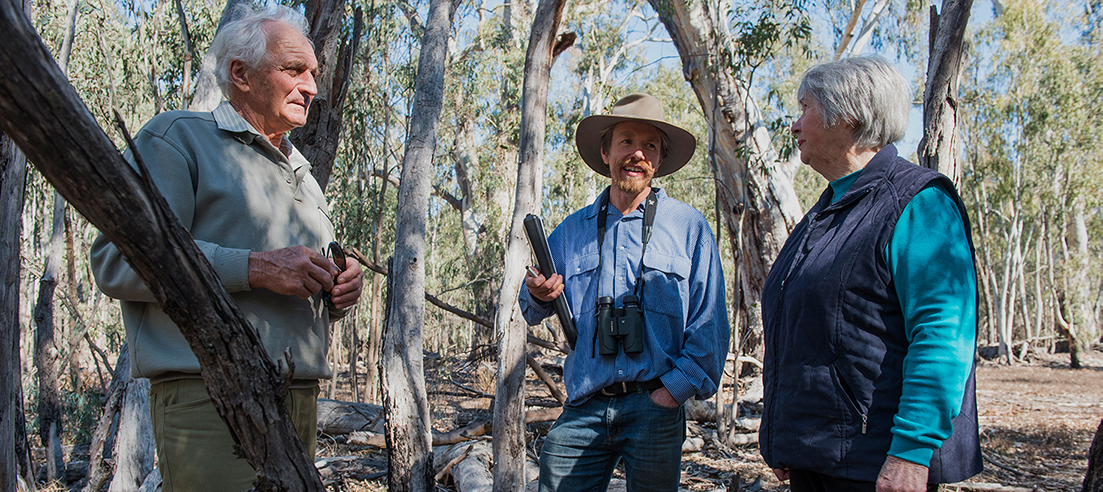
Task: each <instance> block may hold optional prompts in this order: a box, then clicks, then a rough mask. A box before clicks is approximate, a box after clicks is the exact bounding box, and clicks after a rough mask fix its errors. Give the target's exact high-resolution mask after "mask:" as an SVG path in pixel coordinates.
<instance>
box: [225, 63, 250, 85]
mask: <svg viewBox="0 0 1103 492" xmlns="http://www.w3.org/2000/svg"><path fill="white" fill-rule="evenodd" d="M230 82H231V83H233V84H234V87H236V88H237V90H239V91H241V92H248V91H249V67H247V66H246V65H245V62H244V61H242V60H230Z"/></svg>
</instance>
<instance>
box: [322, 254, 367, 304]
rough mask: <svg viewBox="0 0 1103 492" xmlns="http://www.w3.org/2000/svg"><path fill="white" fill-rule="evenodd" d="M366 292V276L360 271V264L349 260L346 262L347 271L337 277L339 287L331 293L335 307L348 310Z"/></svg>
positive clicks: (334, 287) (336, 286)
mask: <svg viewBox="0 0 1103 492" xmlns="http://www.w3.org/2000/svg"><path fill="white" fill-rule="evenodd" d="M363 292H364V274H363V272H362V271H361V270H360V263H359V262H357V261H356V260H354V259H352V258H349V259H347V260H345V271H343V272H341V274H340V275H338V276H337V285H334V286H333V290H332V291H330V295H331V296H332V297H331V299H332V300H333V307H335V308H337V309H348V308H350V307H352V306H354V305H355V304H356V302H357V301H359V300H360V294H362V293H363Z"/></svg>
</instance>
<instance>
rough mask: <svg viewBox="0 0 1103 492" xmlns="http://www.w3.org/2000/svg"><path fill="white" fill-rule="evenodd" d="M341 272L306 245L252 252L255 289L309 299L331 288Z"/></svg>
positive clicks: (251, 277)
mask: <svg viewBox="0 0 1103 492" xmlns="http://www.w3.org/2000/svg"><path fill="white" fill-rule="evenodd" d="M350 263H355V262H350ZM357 270H359V268H358V269H357ZM346 271H347V270H346ZM338 273H339V272H338V270H337V267H336V266H335V265H334V264H333V262H332V261H330V260H329V259H328V258H326V257H325V256H322V254H321V253H319V252H317V251H314V250H312V249H310V248H307V247H306V246H291V247H287V248H281V249H273V250H269V251H254V252H250V253H249V287H251V288H254V289H257V288H261V289H268V290H270V291H272V292H275V293H277V294H283V295H289V296H296V297H298V298H300V299H307V298H309V297H310V296H313V295H315V294H317V293H319V292H321V291H323V290H327V291H328V290H330V289H332V288H333V278H334V277H336V276H337V274H338Z"/></svg>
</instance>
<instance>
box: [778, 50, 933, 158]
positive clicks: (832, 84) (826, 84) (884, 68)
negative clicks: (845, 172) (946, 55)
mask: <svg viewBox="0 0 1103 492" xmlns="http://www.w3.org/2000/svg"><path fill="white" fill-rule="evenodd" d="M805 97H810V98H811V99H812V100H813V101H814V103H816V104H819V107H820V113H821V114H822V116H823V124H824V126H826V127H827V128H831V127H834V126H835V125H836V124H839V123H844V124H845V123H849V124H851V125H853V126H854V129H855V130H854V144H855V145H857V146H858V147H859V148H863V149H880V148H881V147H884V146H885V145H888V144H890V143H893V142H895V141H897V140H900V139H901V138H904V131H905V130H907V127H908V112H909V111H910V110H911V101H912V96H911V89H910V88H909V87H908V82H907V81H906V80H904V76H903V75H901V74H900V71H899V70H897V69H896V67H894V66H892V64H890V63H889V62H888V61H887V60H885V59H884V58H881V57H880V56H875V55H874V56H856V57H851V58H844V59H842V60H837V61H831V62H827V63H821V64H819V65H816V66H814V67H812V68H810V69H808V71H807V72H805V73H804V79H803V80H801V83H800V88H799V89H797V98H798V99H800V100H804V99H805Z"/></svg>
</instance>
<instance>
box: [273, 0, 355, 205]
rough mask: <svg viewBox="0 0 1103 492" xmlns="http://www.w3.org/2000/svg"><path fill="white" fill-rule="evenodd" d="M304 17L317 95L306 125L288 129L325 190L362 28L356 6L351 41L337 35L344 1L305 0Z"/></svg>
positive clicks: (342, 17) (330, 171) (343, 9)
mask: <svg viewBox="0 0 1103 492" xmlns="http://www.w3.org/2000/svg"><path fill="white" fill-rule="evenodd" d="M306 16H307V21H308V22H309V23H310V39H311V40H313V41H314V56H315V57H316V58H317V59H318V66H319V67H324V69H323V70H321V71H320V72H319V74H318V78H317V80H315V82H317V84H318V94H317V95H315V96H314V102H312V103H311V104H310V112H309V113H308V114H307V115H306V125H304V126H303V127H302V128H299V129H298V130H295V131H293V132H291V140H292V141H293V142H294V143H295V146H296V147H298V148H299V151H300V152H302V153H303V157H306V160H307V161H309V162H310V174H312V175H314V180H315V181H317V182H318V186H321V187H322V191H325V189H326V185H328V184H329V176H330V174H331V173H332V172H333V159H334V157H335V156H336V155H337V142H338V139H340V138H341V129H342V128H344V115H345V114H344V111H343V109H344V106H345V94H347V93H348V87H349V78H350V77H351V75H352V61H353V60H354V59H355V58H356V51H357V47H359V46H360V30H361V29H363V27H364V22H363V20H362V15H361V13H360V8H359V7H357V8H356V17H355V22H354V23H353V29H352V43H351V46H350V44H349V43H348V42H347V41H346V40H344V39H343V38H342V37H341V28H342V26H343V25H344V22H342V19H344V17H345V0H307V2H306Z"/></svg>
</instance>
